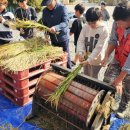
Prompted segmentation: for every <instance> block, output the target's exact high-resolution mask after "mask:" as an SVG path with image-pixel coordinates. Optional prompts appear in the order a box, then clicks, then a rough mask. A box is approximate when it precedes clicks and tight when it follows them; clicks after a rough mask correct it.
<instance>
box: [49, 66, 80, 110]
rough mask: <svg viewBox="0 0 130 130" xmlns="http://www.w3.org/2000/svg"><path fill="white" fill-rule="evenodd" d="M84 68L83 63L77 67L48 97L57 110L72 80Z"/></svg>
mask: <svg viewBox="0 0 130 130" xmlns="http://www.w3.org/2000/svg"><path fill="white" fill-rule="evenodd" d="M81 68H82V65H79V66H78V67H77V68H75V69H74V70H73V71H72V72H71V73H70V74H69V75H68V76H67V77H66V78H65V79H64V80H63V81H62V82H61V84H60V85H59V86H58V88H57V89H56V90H55V91H54V92H53V93H52V94H51V95H50V96H49V98H48V99H47V102H51V104H53V105H54V106H55V107H56V110H57V108H58V104H59V101H60V98H61V96H63V94H64V93H65V92H66V90H67V89H68V87H69V85H70V84H71V82H72V80H73V79H74V78H75V77H76V76H77V74H78V73H79V72H80V70H81Z"/></svg>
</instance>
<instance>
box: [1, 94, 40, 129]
mask: <svg viewBox="0 0 130 130" xmlns="http://www.w3.org/2000/svg"><path fill="white" fill-rule="evenodd" d="M31 108H32V104H31V103H30V104H28V105H26V106H24V107H19V106H16V105H14V104H13V103H12V102H11V101H9V100H8V99H7V98H5V97H4V96H2V95H1V94H0V130H1V129H2V128H1V127H5V128H6V129H7V130H9V129H8V128H7V127H8V125H7V124H11V125H12V126H13V127H14V128H18V129H19V130H41V129H40V128H38V127H36V126H34V125H32V124H29V123H26V122H25V117H26V116H28V115H29V114H30V113H31Z"/></svg>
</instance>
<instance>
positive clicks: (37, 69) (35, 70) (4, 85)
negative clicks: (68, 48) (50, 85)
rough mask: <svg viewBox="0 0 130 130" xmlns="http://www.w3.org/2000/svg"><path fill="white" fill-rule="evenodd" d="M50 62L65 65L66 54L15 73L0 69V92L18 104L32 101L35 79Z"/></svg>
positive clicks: (22, 104)
mask: <svg viewBox="0 0 130 130" xmlns="http://www.w3.org/2000/svg"><path fill="white" fill-rule="evenodd" d="M52 62H55V63H57V64H59V65H61V66H66V63H67V54H64V55H63V56H61V57H60V58H58V59H57V60H48V61H46V62H44V63H41V64H38V65H36V66H33V67H31V68H29V69H26V70H23V71H18V72H17V73H16V72H15V73H9V72H5V71H2V70H1V71H0V93H2V94H3V95H4V96H6V97H7V98H8V99H10V100H11V101H12V102H14V103H15V104H17V105H19V106H24V105H26V104H28V103H29V102H31V101H32V98H33V93H34V91H35V86H36V83H37V80H38V79H39V77H40V76H41V74H42V73H43V72H45V71H46V70H48V69H49V68H50V64H51V63H52Z"/></svg>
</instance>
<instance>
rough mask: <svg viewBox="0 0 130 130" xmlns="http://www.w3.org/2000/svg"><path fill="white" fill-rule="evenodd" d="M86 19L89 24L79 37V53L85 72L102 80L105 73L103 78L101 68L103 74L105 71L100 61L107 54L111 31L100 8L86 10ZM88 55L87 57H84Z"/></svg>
mask: <svg viewBox="0 0 130 130" xmlns="http://www.w3.org/2000/svg"><path fill="white" fill-rule="evenodd" d="M86 21H87V23H88V24H86V25H85V26H84V27H83V29H82V31H81V33H80V36H79V39H78V44H77V54H79V59H80V62H81V64H83V66H84V74H86V75H88V76H91V77H94V78H98V79H100V80H101V79H103V75H100V76H102V78H101V77H99V76H98V75H99V71H100V70H101V68H102V74H103V73H104V72H105V68H104V69H103V67H101V65H100V63H101V60H102V59H103V58H104V56H105V51H106V48H107V40H108V37H109V31H108V28H107V27H106V25H105V24H104V23H103V21H102V14H101V10H100V9H99V8H94V7H92V8H89V9H88V10H87V12H86ZM86 55H87V59H84V56H86ZM83 60H85V61H83Z"/></svg>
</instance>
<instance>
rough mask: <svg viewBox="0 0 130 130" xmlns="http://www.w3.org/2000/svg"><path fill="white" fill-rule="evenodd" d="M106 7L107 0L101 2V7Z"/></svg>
mask: <svg viewBox="0 0 130 130" xmlns="http://www.w3.org/2000/svg"><path fill="white" fill-rule="evenodd" d="M105 8H106V3H105V2H101V9H102V10H104V9H105Z"/></svg>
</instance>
